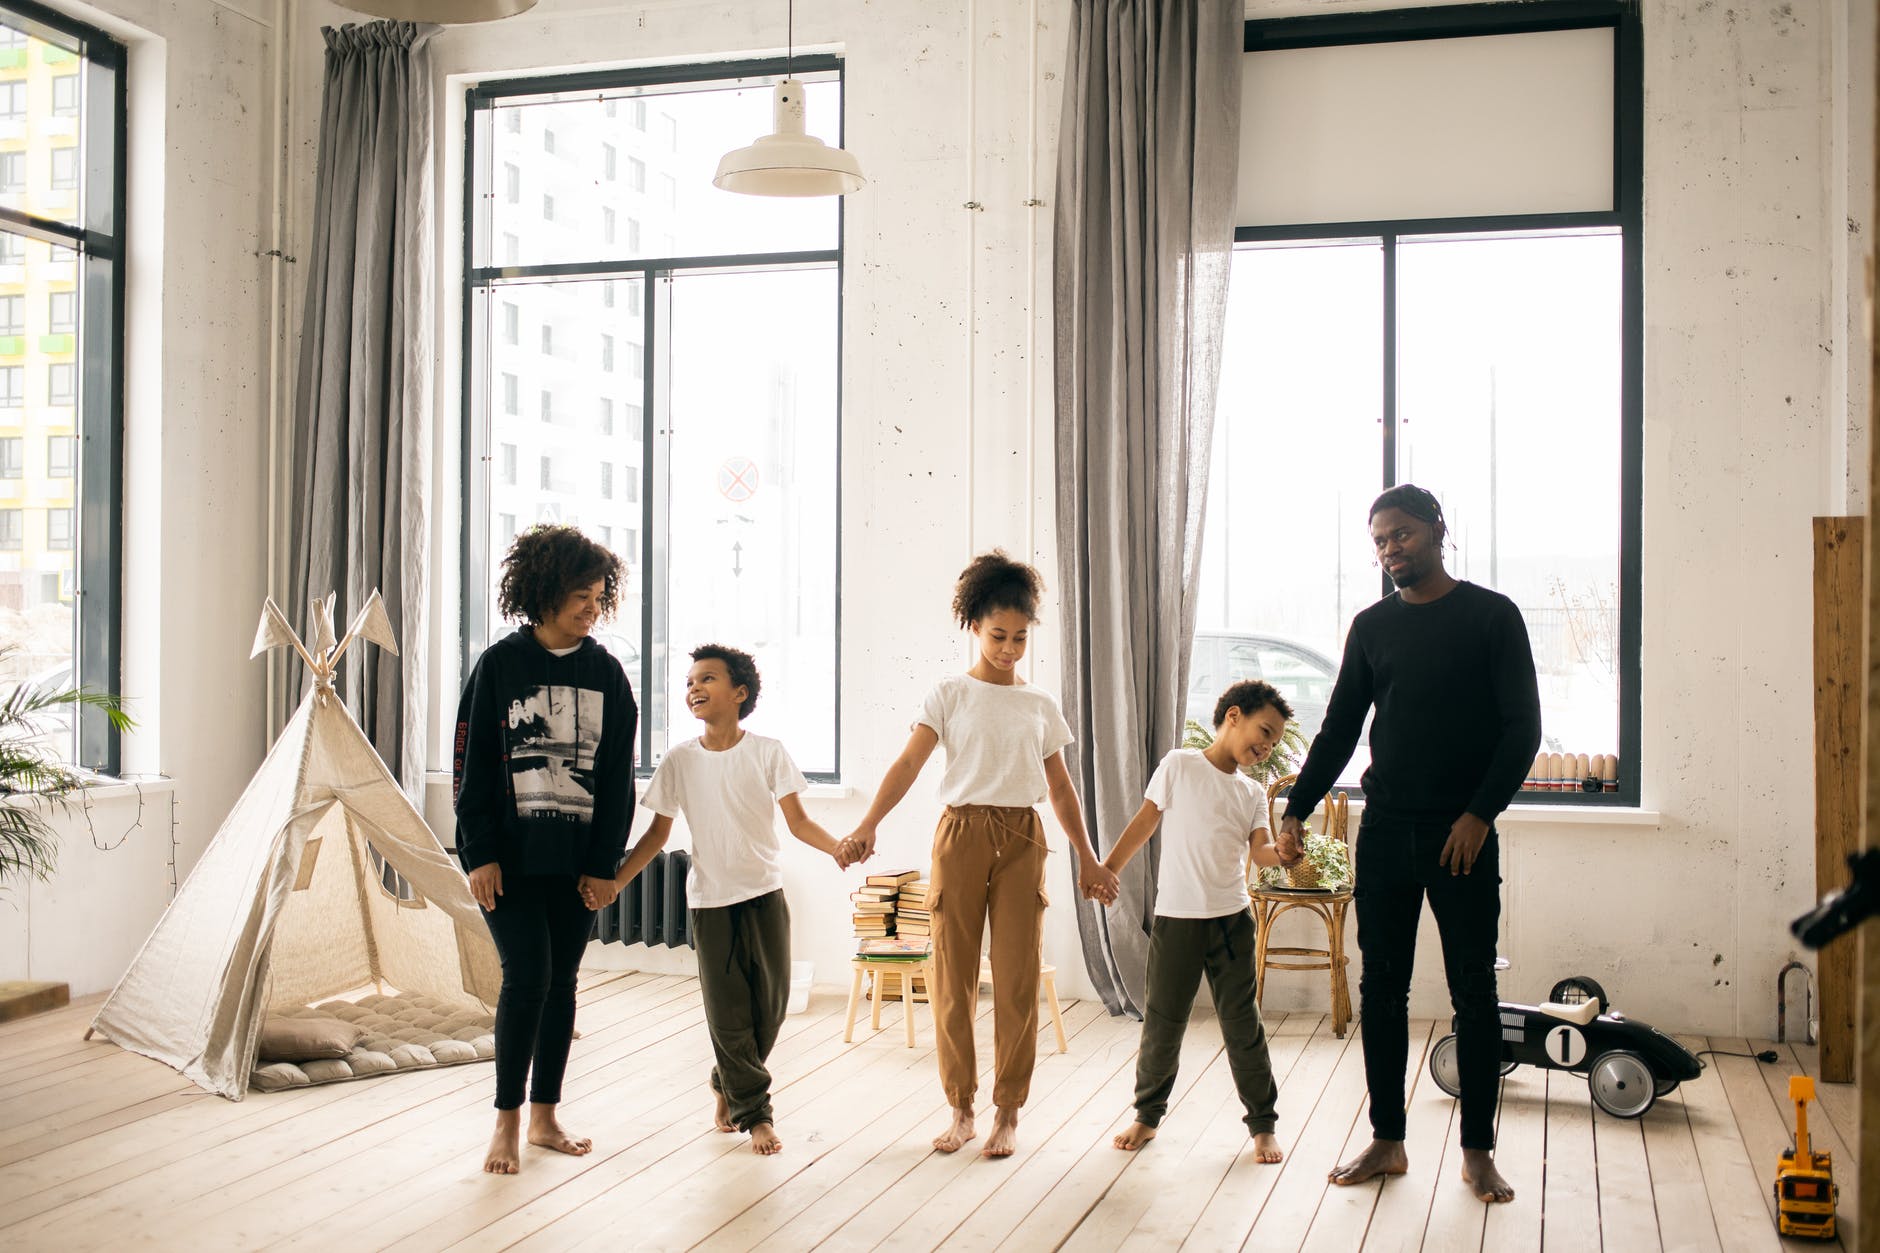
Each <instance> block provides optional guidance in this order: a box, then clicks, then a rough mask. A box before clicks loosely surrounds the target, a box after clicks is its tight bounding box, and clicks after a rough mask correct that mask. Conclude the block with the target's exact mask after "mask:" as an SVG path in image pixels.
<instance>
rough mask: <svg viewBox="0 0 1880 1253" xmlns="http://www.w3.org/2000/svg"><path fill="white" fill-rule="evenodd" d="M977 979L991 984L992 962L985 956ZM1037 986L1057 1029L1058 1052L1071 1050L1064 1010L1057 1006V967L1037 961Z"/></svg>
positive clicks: (988, 984)
mask: <svg viewBox="0 0 1880 1253" xmlns="http://www.w3.org/2000/svg"><path fill="white" fill-rule="evenodd" d="M979 981H980V982H981V983H983V984H985V985H986V986H988V987H990V986H992V963H991V962H990V961H987V960H986V959H985V958H983V957H982V958H980V959H979ZM1038 986H1039V988H1040V989H1041V990H1042V991H1043V992H1044V1000H1045V1004H1047V1005H1049V1006H1050V1007H1051V1025H1052V1026H1053V1027H1054V1028H1056V1029H1057V1042H1058V1050H1057V1051H1058V1052H1060V1053H1068V1052H1070V1051H1071V1043H1070V1038H1069V1037H1068V1036H1066V1035H1065V1034H1064V1011H1063V1010H1062V1009H1060V1008H1058V997H1057V967H1056V966H1053V965H1051V964H1050V963H1048V962H1039V963H1038Z"/></svg>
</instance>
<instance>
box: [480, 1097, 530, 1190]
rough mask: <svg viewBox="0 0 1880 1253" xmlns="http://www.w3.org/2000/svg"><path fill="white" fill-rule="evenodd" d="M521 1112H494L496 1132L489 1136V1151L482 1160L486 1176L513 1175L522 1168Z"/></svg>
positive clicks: (507, 1110)
mask: <svg viewBox="0 0 1880 1253" xmlns="http://www.w3.org/2000/svg"><path fill="white" fill-rule="evenodd" d="M521 1132H522V1111H521V1110H519V1109H499V1110H497V1111H496V1130H495V1132H493V1133H492V1134H491V1135H490V1151H489V1152H488V1153H487V1154H486V1155H485V1156H484V1158H483V1173H484V1174H486V1175H513V1174H515V1173H516V1172H517V1171H518V1170H520V1169H521V1168H522V1142H521Z"/></svg>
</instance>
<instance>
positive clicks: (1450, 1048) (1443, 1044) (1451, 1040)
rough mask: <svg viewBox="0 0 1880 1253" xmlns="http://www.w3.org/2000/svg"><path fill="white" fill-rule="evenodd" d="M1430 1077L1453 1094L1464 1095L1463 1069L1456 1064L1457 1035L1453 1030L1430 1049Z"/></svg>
mask: <svg viewBox="0 0 1880 1253" xmlns="http://www.w3.org/2000/svg"><path fill="white" fill-rule="evenodd" d="M1430 1078H1432V1079H1434V1080H1436V1086H1437V1087H1439V1088H1441V1089H1442V1090H1443V1091H1445V1092H1447V1093H1449V1095H1451V1096H1461V1095H1462V1069H1461V1067H1459V1066H1458V1065H1457V1064H1456V1037H1455V1033H1454V1032H1451V1033H1450V1034H1449V1035H1446V1036H1444V1037H1443V1038H1442V1039H1440V1040H1438V1041H1437V1042H1436V1047H1435V1048H1433V1049H1431V1050H1430Z"/></svg>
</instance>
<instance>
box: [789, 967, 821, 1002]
mask: <svg viewBox="0 0 1880 1253" xmlns="http://www.w3.org/2000/svg"><path fill="white" fill-rule="evenodd" d="M815 972H816V966H815V964H814V963H813V962H791V963H790V1004H789V1007H788V1008H789V1012H790V1013H792V1014H800V1013H802V1012H803V1011H804V1010H806V1009H808V1008H809V985H810V981H811V979H812V978H813V977H814V975H815Z"/></svg>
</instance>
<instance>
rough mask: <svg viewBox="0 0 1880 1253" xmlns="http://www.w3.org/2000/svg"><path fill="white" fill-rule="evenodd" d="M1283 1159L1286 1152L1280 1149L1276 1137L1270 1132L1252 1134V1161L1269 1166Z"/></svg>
mask: <svg viewBox="0 0 1880 1253" xmlns="http://www.w3.org/2000/svg"><path fill="white" fill-rule="evenodd" d="M1285 1157H1286V1151H1285V1150H1284V1149H1282V1148H1280V1146H1279V1137H1278V1136H1276V1135H1274V1134H1273V1133H1272V1132H1270V1131H1256V1132H1254V1133H1253V1160H1254V1161H1256V1162H1265V1163H1266V1164H1267V1165H1269V1166H1270V1165H1272V1164H1273V1163H1274V1162H1277V1161H1283V1160H1284V1159H1285Z"/></svg>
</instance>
